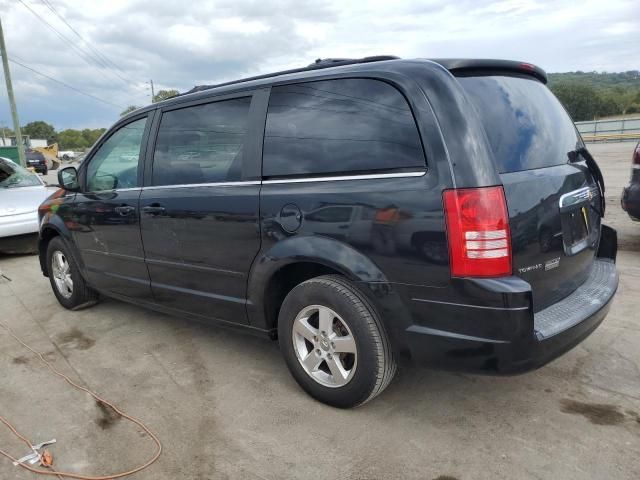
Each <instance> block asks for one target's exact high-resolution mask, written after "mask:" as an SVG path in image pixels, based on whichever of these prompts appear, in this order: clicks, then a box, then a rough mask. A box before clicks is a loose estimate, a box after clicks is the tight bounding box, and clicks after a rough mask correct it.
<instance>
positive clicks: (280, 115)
mask: <svg viewBox="0 0 640 480" xmlns="http://www.w3.org/2000/svg"><path fill="white" fill-rule="evenodd" d="M262 168H263V172H262V173H263V175H264V176H265V177H280V176H290V175H298V176H307V175H309V176H313V175H327V174H336V173H337V174H340V173H349V172H351V173H353V172H359V173H365V172H372V171H380V170H396V169H407V168H408V169H420V168H425V160H424V153H423V150H422V143H421V142H420V135H419V134H418V127H417V126H416V122H415V120H414V118H413V114H412V113H411V109H410V108H409V105H408V104H407V100H406V99H405V98H404V96H403V95H402V93H400V92H399V91H398V90H397V89H396V88H395V87H393V86H391V85H390V84H388V83H385V82H382V81H379V80H370V79H355V78H354V79H339V80H325V81H319V82H306V83H299V84H293V85H283V86H276V87H273V88H272V89H271V96H270V98H269V109H268V112H267V123H266V128H265V134H264V151H263V167H262Z"/></svg>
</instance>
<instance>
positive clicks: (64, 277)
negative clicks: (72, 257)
mask: <svg viewBox="0 0 640 480" xmlns="http://www.w3.org/2000/svg"><path fill="white" fill-rule="evenodd" d="M51 271H52V274H53V279H54V283H55V284H56V289H57V290H58V293H60V295H62V296H63V297H64V298H70V297H71V295H73V279H72V278H71V266H70V265H69V262H68V261H67V257H65V255H64V253H62V252H61V251H60V250H56V251H55V252H53V255H52V257H51Z"/></svg>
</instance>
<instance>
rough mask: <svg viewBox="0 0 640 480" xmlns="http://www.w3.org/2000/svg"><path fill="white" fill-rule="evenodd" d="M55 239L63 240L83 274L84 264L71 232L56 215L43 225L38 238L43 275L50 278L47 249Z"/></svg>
mask: <svg viewBox="0 0 640 480" xmlns="http://www.w3.org/2000/svg"><path fill="white" fill-rule="evenodd" d="M55 237H60V238H62V240H63V242H64V243H65V245H66V246H67V248H68V249H69V252H70V253H71V255H72V256H73V259H74V260H75V262H76V264H77V265H78V267H79V268H80V270H81V271H82V272H83V271H84V264H83V263H82V259H81V258H80V255H78V254H77V252H76V249H75V248H74V244H73V240H72V237H71V232H70V231H69V229H68V228H67V227H66V225H65V224H64V222H63V221H62V219H60V218H59V217H57V216H55V215H54V216H52V217H50V218H49V219H48V221H46V223H44V224H43V225H42V227H41V228H40V234H39V236H38V258H39V260H40V269H41V270H42V274H43V275H44V276H45V277H48V276H49V272H48V268H47V249H48V248H49V243H50V242H51V240H52V239H53V238H55Z"/></svg>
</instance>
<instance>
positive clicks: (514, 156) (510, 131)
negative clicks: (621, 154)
mask: <svg viewBox="0 0 640 480" xmlns="http://www.w3.org/2000/svg"><path fill="white" fill-rule="evenodd" d="M458 81H459V82H460V84H462V87H463V88H464V90H465V92H466V93H467V96H468V97H469V99H470V100H471V103H473V104H474V105H475V107H476V110H477V111H478V114H479V115H480V118H481V120H482V122H483V124H484V129H485V131H486V133H487V138H488V139H489V144H490V145H491V149H492V150H493V155H494V158H495V160H496V163H497V166H498V170H499V171H500V173H506V172H517V171H520V170H531V169H534V168H544V167H551V166H553V165H560V164H563V163H567V160H568V158H567V153H568V152H572V151H573V150H575V149H576V146H577V144H578V142H579V137H578V134H577V133H576V129H575V126H574V125H573V122H572V121H571V118H570V117H569V115H568V114H567V112H566V111H565V110H564V108H562V105H561V104H560V102H559V101H558V99H557V98H556V97H555V96H554V95H553V93H551V91H550V90H549V89H548V88H547V87H546V86H544V85H543V84H542V83H540V82H539V81H537V80H534V79H529V78H521V77H507V76H498V75H495V76H479V77H458Z"/></svg>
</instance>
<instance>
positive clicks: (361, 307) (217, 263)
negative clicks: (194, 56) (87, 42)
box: [40, 57, 618, 407]
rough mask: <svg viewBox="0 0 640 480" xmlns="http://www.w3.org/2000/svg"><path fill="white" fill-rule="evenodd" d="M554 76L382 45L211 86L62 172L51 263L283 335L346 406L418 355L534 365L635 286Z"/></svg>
mask: <svg viewBox="0 0 640 480" xmlns="http://www.w3.org/2000/svg"><path fill="white" fill-rule="evenodd" d="M546 81H547V78H546V74H545V72H544V71H543V70H541V69H540V68H538V67H536V66H534V65H531V64H528V63H520V62H512V61H503V60H464V59H437V60H425V59H418V60H402V59H398V58H396V57H368V58H364V59H359V60H318V61H316V62H315V63H313V64H311V65H310V66H308V67H306V68H300V69H296V70H289V71H286V72H279V73H274V74H272V75H263V76H260V77H253V78H249V79H244V80H239V81H236V82H229V83H226V84H222V85H216V86H200V87H196V88H194V89H193V90H191V91H189V92H187V93H186V94H182V95H180V96H178V97H175V98H172V99H169V100H166V101H164V102H161V103H156V104H153V105H150V106H148V107H146V108H143V109H140V110H137V111H135V112H133V113H131V114H130V115H128V116H126V117H124V118H122V119H121V120H119V121H118V122H117V123H116V124H115V125H114V126H113V127H112V128H111V129H110V130H109V131H107V132H106V133H105V134H104V135H103V136H102V138H101V139H100V140H99V141H98V142H97V143H96V145H95V146H94V147H93V149H92V151H91V152H90V153H89V154H88V155H87V157H86V160H85V161H84V162H83V163H82V165H81V166H80V167H79V169H78V170H77V171H76V170H75V169H74V168H72V167H68V168H65V169H63V170H62V171H61V172H59V181H60V186H61V187H62V188H61V189H60V190H59V191H58V192H57V193H56V194H54V195H53V196H52V197H51V198H50V199H48V200H47V201H46V202H45V203H44V204H43V205H42V206H41V207H40V217H41V220H40V221H41V230H40V263H41V266H42V271H43V273H44V275H46V276H48V277H49V278H50V280H51V285H52V288H53V291H54V293H55V295H56V297H57V298H58V300H59V301H60V303H61V304H62V305H63V306H64V307H66V308H71V309H75V308H80V307H84V306H88V305H91V304H93V303H95V301H96V300H97V298H98V294H101V295H106V296H109V297H114V298H117V299H121V300H125V301H129V302H132V303H136V304H139V305H143V306H146V307H149V308H152V309H156V310H159V311H163V312H168V313H173V314H176V315H180V316H182V317H189V318H193V319H198V320H202V321H205V322H215V323H217V324H222V325H228V326H233V327H235V328H240V329H244V330H246V331H251V332H255V333H258V334H263V335H266V336H268V337H270V338H272V339H276V338H277V339H278V340H279V343H280V347H281V350H282V353H283V355H284V358H285V360H286V363H287V365H288V367H289V369H290V371H291V373H292V374H293V376H294V377H295V379H296V381H297V382H298V383H299V384H300V385H301V387H302V388H303V389H304V390H306V391H307V392H308V393H309V394H310V395H312V396H313V397H315V398H316V399H318V400H320V401H322V402H325V403H327V404H330V405H334V406H337V407H353V406H356V405H360V404H362V403H364V402H366V401H368V400H370V399H372V398H373V397H375V396H376V395H378V394H379V393H380V392H381V391H382V390H384V388H385V387H386V386H387V385H388V384H389V382H390V381H391V379H392V378H393V376H394V373H395V371H396V364H397V363H399V362H404V361H409V362H411V361H413V362H416V363H421V364H426V365H431V366H436V367H441V368H447V369H454V370H464V371H471V372H481V373H490V374H510V373H518V372H524V371H527V370H531V369H534V368H536V367H539V366H541V365H544V364H545V363H547V362H549V361H550V360H552V359H553V358H555V357H557V356H559V355H560V354H562V353H564V352H566V351H567V350H569V349H570V348H572V347H574V346H575V345H576V344H578V343H579V342H580V341H581V340H583V339H584V338H585V337H587V336H588V335H589V334H590V333H591V332H592V331H593V330H594V329H595V328H596V327H597V326H598V325H599V324H600V322H601V321H602V320H603V318H604V317H605V315H606V313H607V312H608V310H609V306H610V304H611V301H612V299H613V296H614V293H615V291H616V288H617V285H618V275H617V272H616V267H615V257H616V250H617V239H616V232H615V230H612V229H611V228H609V227H606V226H605V225H603V224H602V223H601V220H602V217H603V215H604V208H605V202H604V182H603V179H602V174H601V172H600V170H599V168H598V166H597V164H596V162H595V161H594V159H593V157H592V156H591V155H590V154H589V152H588V151H587V149H586V148H585V146H584V144H583V142H582V140H581V138H580V136H579V134H578V133H577V131H576V128H575V127H574V125H573V123H572V121H571V119H570V118H569V116H568V115H567V113H566V112H565V110H564V109H563V108H562V106H561V105H560V103H559V102H558V100H557V99H556V98H555V97H554V96H553V94H551V92H550V91H549V90H548V88H547V87H546V86H545V83H546Z"/></svg>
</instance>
